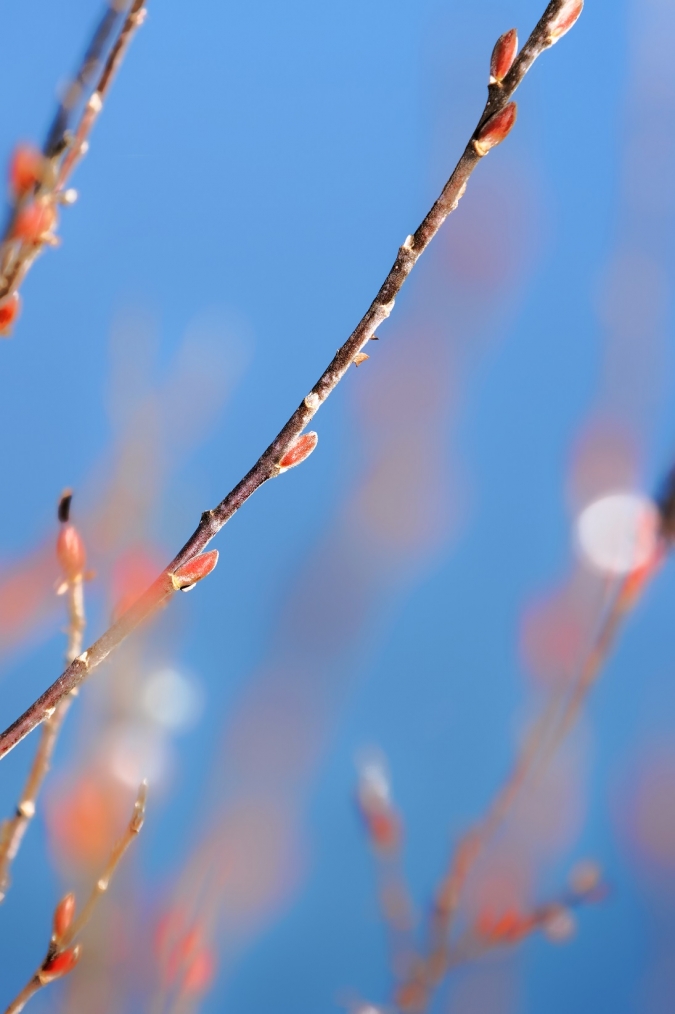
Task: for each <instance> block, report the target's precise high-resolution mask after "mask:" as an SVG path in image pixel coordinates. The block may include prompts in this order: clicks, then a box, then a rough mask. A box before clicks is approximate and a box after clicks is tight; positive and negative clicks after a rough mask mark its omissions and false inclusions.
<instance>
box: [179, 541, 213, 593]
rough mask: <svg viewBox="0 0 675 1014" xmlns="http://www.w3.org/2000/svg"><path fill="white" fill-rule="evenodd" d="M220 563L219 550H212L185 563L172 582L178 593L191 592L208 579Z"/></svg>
mask: <svg viewBox="0 0 675 1014" xmlns="http://www.w3.org/2000/svg"><path fill="white" fill-rule="evenodd" d="M217 563H218V550H217V549H211V550H210V551H209V552H208V553H201V555H200V556H195V558H194V560H190V561H189V562H188V563H184V564H183V566H182V567H179V568H178V570H176V571H174V573H173V574H172V575H171V581H172V582H173V586H174V588H175V589H176V591H190V589H191V588H194V586H195V585H196V584H197V582H198V581H201V580H202V579H203V578H205V577H208V576H209V574H210V573H211V571H212V570H214V569H215V566H216V564H217Z"/></svg>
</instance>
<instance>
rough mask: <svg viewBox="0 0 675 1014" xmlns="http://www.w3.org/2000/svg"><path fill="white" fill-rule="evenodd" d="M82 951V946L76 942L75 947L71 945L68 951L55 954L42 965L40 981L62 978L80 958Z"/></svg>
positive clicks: (52, 980) (45, 981)
mask: <svg viewBox="0 0 675 1014" xmlns="http://www.w3.org/2000/svg"><path fill="white" fill-rule="evenodd" d="M81 953H82V948H81V947H80V945H79V944H76V945H75V947H69V948H68V950H67V951H62V952H61V953H60V954H56V955H54V957H53V958H50V959H49V961H46V962H45V964H44V965H43V966H42V969H41V970H40V972H39V978H40V982H42V983H47V982H54V980H55V979H62V978H63V976H64V975H68V974H69V973H70V972H72V970H73V969H74V968H75V965H76V964H77V963H78V961H79V960H80V955H81Z"/></svg>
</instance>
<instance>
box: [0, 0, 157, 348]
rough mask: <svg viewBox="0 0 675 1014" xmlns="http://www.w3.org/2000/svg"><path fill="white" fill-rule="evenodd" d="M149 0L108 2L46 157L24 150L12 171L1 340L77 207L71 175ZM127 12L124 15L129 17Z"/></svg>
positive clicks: (2, 250)
mask: <svg viewBox="0 0 675 1014" xmlns="http://www.w3.org/2000/svg"><path fill="white" fill-rule="evenodd" d="M145 3H146V0H131V5H130V6H128V2H127V0H110V3H109V4H108V6H107V7H106V10H105V13H104V14H103V17H102V18H101V21H100V22H99V24H98V26H97V28H96V30H95V32H94V35H93V38H92V40H91V42H90V44H89V46H88V48H87V50H86V52H85V54H84V57H83V60H82V63H81V65H80V69H79V71H78V72H77V74H76V76H75V78H74V80H73V81H72V82H71V84H70V86H69V87H68V88H67V90H66V92H65V94H64V97H63V99H62V101H61V103H60V104H59V108H58V110H57V112H56V116H55V117H54V120H53V122H52V125H51V127H50V129H49V132H48V134H47V138H46V140H45V143H44V146H43V149H42V152H40V151H38V149H36V148H33V147H31V146H28V145H21V146H19V147H18V148H17V149H16V151H15V152H14V156H13V159H12V163H11V165H10V188H11V190H12V195H13V204H12V207H11V210H10V214H9V218H8V222H7V225H6V228H5V232H4V235H3V236H2V239H0V335H3V336H7V335H9V334H10V333H11V329H12V325H13V324H14V322H15V320H16V318H17V316H18V313H19V308H20V299H19V293H18V289H19V287H20V285H21V283H22V282H23V280H24V278H25V276H26V274H27V272H28V270H29V269H30V267H31V265H32V264H33V262H34V261H35V259H36V257H37V256H38V255H39V254H40V253H41V252H42V250H43V249H44V248H45V246H50V245H51V246H53V245H55V244H56V243H57V242H58V240H57V238H56V235H55V232H56V227H57V221H58V207H59V205H62V204H70V203H72V201H73V200H75V199H76V196H77V195H76V193H75V191H74V190H67V189H66V186H67V184H68V182H69V180H70V177H71V175H72V172H73V169H74V168H75V166H76V165H77V163H78V162H79V160H80V159H81V158H82V156H83V155H84V154H85V153H86V151H87V147H88V137H89V134H90V133H91V130H92V127H93V126H94V123H95V121H96V118H97V117H98V115H99V113H100V112H101V110H102V108H103V102H104V99H105V97H106V95H107V93H108V90H109V88H110V84H111V82H112V80H113V77H114V75H115V72H116V71H117V69H118V67H119V65H120V63H121V62H122V59H123V58H124V55H125V53H126V51H127V49H128V46H129V43H130V42H131V39H132V37H133V35H134V33H135V32H136V30H137V29H138V28H139V27H140V25H141V24H142V23H143V19H144V17H145ZM125 12H126V13H125Z"/></svg>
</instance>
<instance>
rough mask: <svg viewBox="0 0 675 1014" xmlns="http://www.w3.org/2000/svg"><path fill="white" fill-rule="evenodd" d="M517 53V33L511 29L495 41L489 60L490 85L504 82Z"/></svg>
mask: <svg viewBox="0 0 675 1014" xmlns="http://www.w3.org/2000/svg"><path fill="white" fill-rule="evenodd" d="M517 53H518V32H517V31H516V29H515V28H512V29H511V30H510V31H508V32H504V34H503V35H500V37H499V38H498V39H497V42H496V45H495V48H494V49H493V50H492V59H491V60H490V84H498V83H500V82H501V81H503V80H504V78H505V77H506V75H507V74H508V72H509V71H510V70H511V67H512V66H513V61H514V60H515V58H516V54H517Z"/></svg>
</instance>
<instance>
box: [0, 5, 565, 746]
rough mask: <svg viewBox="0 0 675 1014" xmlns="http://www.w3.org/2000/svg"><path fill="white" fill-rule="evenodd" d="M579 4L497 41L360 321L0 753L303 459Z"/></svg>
mask: <svg viewBox="0 0 675 1014" xmlns="http://www.w3.org/2000/svg"><path fill="white" fill-rule="evenodd" d="M582 7H583V0H551V3H549V4H548V6H547V8H546V10H545V12H544V14H543V16H542V17H541V19H540V21H539V22H538V24H537V25H536V27H535V29H534V31H533V32H532V34H531V35H530V37H529V39H528V40H527V42H526V43H525V45H524V46H523V48H522V50H521V51H520V53H519V54H518V55H517V56H515V47H514V46H513V36H514V33H512V32H510V33H507V35H506V36H502V38H501V39H500V40H499V41H498V43H497V47H496V49H495V54H496V56H495V54H493V60H492V66H491V71H492V73H491V76H490V84H489V88H488V99H487V102H486V105H485V108H484V110H483V112H482V114H481V116H480V119H479V121H478V125H477V126H476V129H475V130H474V132H473V134H472V136H471V138H470V140H469V143H468V144H467V146H466V148H465V150H464V152H463V154H462V156H461V158H460V160H459V162H458V163H457V166H456V167H455V170H454V172H453V173H452V175H451V176H450V179H449V180H448V182H447V183H446V185H445V186H444V188H443V190H442V192H441V195H440V197H439V198H438V199H437V201H436V202H435V203H434V205H433V206H432V208H431V210H430V211H429V213H428V214H427V216H426V218H425V219H424V221H423V222H422V224H421V225H420V226H419V228H418V229H417V231H416V232H415V233H414V234H413V235H410V236H408V237H407V239H406V240H405V242H404V243H403V245H402V246H401V247H400V248H399V251H398V254H397V257H396V260H395V261H394V264H393V266H392V268H391V270H390V271H389V274H388V275H387V277H386V279H385V281H384V283H383V284H382V286H381V287H380V290H379V292H378V293H377V295H376V297H375V299H374V300H373V302H372V303H371V305H370V307H369V309H368V310H367V312H366V314H365V315H364V317H363V318H362V319H361V321H360V322H359V324H358V325H357V327H356V329H355V330H354V331H353V332H352V334H351V335H350V337H349V338H348V339H347V341H346V342H345V343H344V345H343V346H342V347H341V348H340V349H339V350H338V351H337V353H336V354H335V356H334V358H333V360H332V361H331V363H330V364H329V366H328V368H327V369H326V370H325V371H324V373H323V374H322V375H321V377H320V378H319V380H318V381H317V383H316V384H315V385H314V387H313V388H312V390H311V391H310V392H309V394H308V395H307V396H306V397H305V398H304V399H303V400H302V402H301V403H300V405H299V406H298V408H297V409H296V410H295V412H294V413H293V414H292V416H291V417H290V419H289V420H288V422H287V423H286V425H285V426H284V427H283V428H282V429H281V431H280V432H279V433H278V434H277V436H276V437H275V438H274V440H273V441H272V443H271V444H270V445H269V447H268V448H267V450H265V451H264V452H263V454H262V455H261V457H260V458H259V459H258V461H257V462H256V463H255V465H254V466H253V467H252V468H251V470H250V471H249V472H248V473H247V474H246V475H245V476H244V478H243V479H241V481H240V482H239V483H238V484H237V485H236V486H235V487H234V489H233V490H232V491H231V492H230V493H228V495H227V496H226V497H225V499H224V500H222V501H221V502H220V503H219V504H218V506H217V507H216V508H214V509H213V510H208V511H205V512H204V513H203V514H202V517H201V520H200V522H199V525H198V526H197V529H196V530H195V532H194V533H193V534H192V536H191V537H190V538H189V539H188V541H187V542H186V544H185V545H184V546H183V548H182V549H181V550H180V552H179V553H178V554H177V556H176V557H175V558H174V560H173V561H172V562H171V563H170V564H169V566H168V567H167V568H166V570H165V571H164V572H163V573H162V574H160V576H159V577H158V578H157V580H156V581H155V582H154V584H153V585H151V587H150V588H149V589H148V590H147V591H146V592H145V593H144V594H143V595H142V596H141V597H140V598H139V599H138V601H137V602H136V603H135V604H134V605H133V606H132V607H131V608H130V609H129V610H127V612H126V613H124V615H123V616H121V617H120V618H119V620H118V621H117V622H116V623H115V624H113V626H112V627H110V628H109V630H107V631H106V633H105V634H103V636H102V637H101V638H99V640H98V641H96V642H95V643H94V644H93V645H92V646H91V647H90V648H89V649H87V651H85V652H83V653H82V654H81V655H80V656H79V657H78V658H76V659H75V660H74V661H73V663H72V664H71V665H70V666H69V667H68V668H67V669H66V670H65V672H64V673H62V675H61V676H60V677H59V678H58V680H56V682H55V683H53V684H52V686H51V687H49V689H48V690H46V691H45V692H44V693H43V694H42V695H41V697H39V698H38V700H36V701H35V702H34V703H33V704H32V705H31V706H30V707H29V708H28V710H27V711H26V712H25V713H24V714H23V715H21V717H20V718H18V719H17V720H16V721H15V722H14V723H13V724H12V725H11V726H10V727H9V728H8V729H6V730H5V731H4V732H3V733H2V734H1V735H0V757H2V756H4V755H5V754H6V753H7V752H8V751H9V750H11V749H12V748H13V747H14V746H16V744H17V743H18V742H20V741H21V740H22V739H23V738H24V736H26V735H28V733H29V732H31V731H32V730H33V729H34V728H35V727H36V726H37V725H39V724H40V723H41V722H43V721H44V720H45V718H47V717H48V715H49V713H50V712H51V709H52V708H54V707H56V705H57V704H58V702H59V701H60V700H61V699H62V698H63V697H64V696H65V695H66V694H68V693H70V691H71V690H72V689H73V688H74V687H76V686H78V685H79V684H80V683H81V682H82V681H83V680H84V679H85V678H86V677H87V676H88V675H90V674H91V672H92V671H93V670H94V669H95V668H96V667H97V666H98V665H100V663H101V662H102V661H103V660H104V659H105V658H107V656H108V655H109V654H110V652H111V651H113V650H114V648H116V647H117V645H118V644H120V643H121V641H123V640H124V639H125V638H126V637H127V636H128V635H129V634H130V633H131V632H132V631H133V630H134V629H135V628H136V627H137V626H138V625H139V624H140V623H142V622H143V621H145V620H147V619H148V618H149V617H150V616H151V615H153V614H154V613H156V612H157V611H158V610H159V609H160V608H161V607H162V606H164V605H166V603H167V602H168V600H169V599H170V598H171V596H172V595H173V593H174V591H175V590H176V585H175V583H174V575H175V574H176V573H177V571H178V570H179V569H180V568H182V567H184V566H185V565H187V564H188V563H189V562H190V561H192V560H193V559H194V558H195V557H197V556H198V555H199V554H200V553H202V552H203V550H204V549H205V547H206V546H207V545H208V543H209V542H210V541H211V539H213V538H214V536H215V535H216V534H217V533H218V532H219V531H220V529H221V528H222V527H223V525H225V524H226V522H227V521H229V520H230V518H231V517H232V516H233V515H234V514H235V513H236V511H237V510H239V508H240V507H241V506H242V505H243V504H244V503H245V502H246V501H247V500H248V498H249V497H250V496H252V494H253V493H255V491H256V490H257V489H259V488H260V487H261V486H262V485H263V484H264V483H265V482H267V481H268V479H271V478H274V477H275V476H278V475H279V474H280V473H281V472H282V471H284V470H285V469H286V468H287V467H291V465H294V464H298V463H299V460H302V455H301V456H300V458H299V460H293V455H294V450H295V448H296V447H297V446H298V442H299V441H300V440H303V439H306V437H307V436H309V434H307V435H306V437H305V438H303V437H301V434H302V431H303V430H304V429H305V428H306V426H307V425H308V423H309V422H310V420H311V419H312V418H313V416H314V415H315V414H316V412H317V411H318V410H319V408H320V407H321V405H322V404H323V403H324V402H325V400H326V399H327V398H328V396H329V395H330V394H331V392H332V391H333V390H334V389H335V387H336V386H337V384H338V383H339V382H340V381H341V380H342V378H343V377H344V375H345V373H346V372H347V370H348V369H349V367H350V366H351V365H352V363H354V362H356V358H357V356H359V355H360V354H361V353H362V350H363V348H364V347H365V346H366V345H367V343H368V341H369V340H370V339H371V338H373V337H374V336H375V332H376V330H377V328H378V327H379V325H380V324H381V323H382V322H383V321H385V320H386V319H387V318H388V317H389V315H390V314H391V312H392V310H393V308H394V303H395V300H396V296H397V295H398V293H399V292H400V290H401V288H402V286H403V284H404V282H405V280H406V278H407V277H408V275H409V274H410V272H411V271H412V269H413V267H414V266H415V264H416V262H417V260H418V259H419V257H420V256H421V254H422V253H423V252H424V251H425V250H426V248H427V247H428V245H429V243H430V242H431V240H432V239H433V238H434V236H435V235H436V233H437V232H438V230H439V229H440V227H441V225H442V224H443V222H444V221H445V219H446V218H447V217H448V215H449V214H450V213H451V212H452V211H454V209H455V208H456V207H457V204H458V202H459V200H460V199H461V197H462V195H463V193H464V191H465V189H466V185H467V183H468V180H469V177H470V176H471V174H472V172H473V170H474V169H475V168H476V166H477V165H478V163H479V162H480V161H481V159H482V158H483V157H484V156H485V155H486V154H487V152H488V151H490V149H491V148H492V147H494V146H495V145H497V144H499V143H500V142H501V141H503V140H504V138H505V137H506V136H507V135H508V133H509V132H510V130H511V128H512V127H513V124H514V122H515V104H514V103H512V102H511V101H510V100H511V96H512V95H513V93H514V92H515V90H516V88H517V87H518V85H519V84H520V82H521V81H522V80H523V78H524V76H525V74H526V73H527V71H528V70H529V69H530V67H531V66H532V64H533V63H534V61H535V60H536V59H537V57H538V56H540V54H541V53H543V52H544V51H545V50H546V49H548V48H549V47H550V46H552V45H553V44H554V43H555V42H556V41H557V40H558V39H559V38H560V37H561V36H562V35H564V34H565V32H566V31H568V29H569V28H571V27H572V25H573V24H574V22H575V21H576V19H577V18H578V16H579V14H580V13H581V9H582ZM505 40H506V42H505ZM511 52H512V53H513V59H512V58H511ZM502 75H503V76H502ZM315 442H316V441H315V440H314V441H313V442H312V444H311V446H308V448H307V453H309V451H310V450H311V449H312V448H313V446H314V444H315ZM305 456H306V455H305ZM289 459H291V460H289ZM287 461H288V464H286V462H287Z"/></svg>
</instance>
